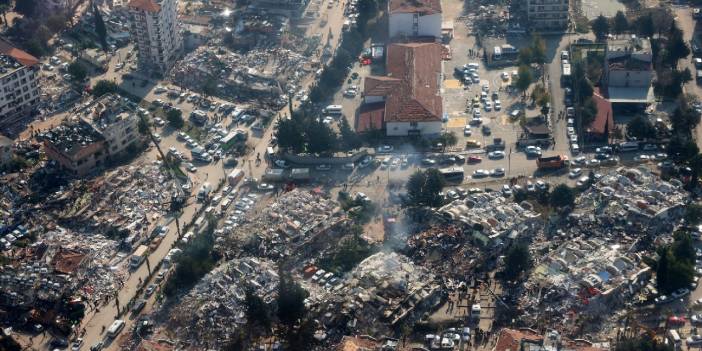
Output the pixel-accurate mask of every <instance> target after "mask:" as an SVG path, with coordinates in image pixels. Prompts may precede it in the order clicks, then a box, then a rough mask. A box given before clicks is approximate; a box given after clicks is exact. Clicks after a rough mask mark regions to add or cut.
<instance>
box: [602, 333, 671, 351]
mask: <svg viewBox="0 0 702 351" xmlns="http://www.w3.org/2000/svg"><path fill="white" fill-rule="evenodd" d="M614 351H673V346H672V345H666V344H664V343H662V342H658V340H656V339H655V338H653V337H651V335H649V334H647V333H646V334H640V335H638V336H636V337H635V338H626V339H623V340H620V341H619V342H617V346H616V348H615V349H614Z"/></svg>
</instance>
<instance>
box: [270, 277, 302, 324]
mask: <svg viewBox="0 0 702 351" xmlns="http://www.w3.org/2000/svg"><path fill="white" fill-rule="evenodd" d="M279 279H280V281H279V282H278V298H277V301H276V302H277V306H278V312H277V315H278V320H279V321H280V323H281V324H283V325H284V326H286V327H287V328H292V327H293V326H294V325H295V324H297V322H298V321H300V320H301V319H303V318H304V317H305V315H306V314H307V308H306V307H305V299H306V298H307V292H306V291H305V289H303V288H302V287H301V286H300V285H299V284H297V283H296V282H295V281H294V280H293V278H292V276H291V275H290V272H288V271H283V270H282V269H281V271H280V273H279Z"/></svg>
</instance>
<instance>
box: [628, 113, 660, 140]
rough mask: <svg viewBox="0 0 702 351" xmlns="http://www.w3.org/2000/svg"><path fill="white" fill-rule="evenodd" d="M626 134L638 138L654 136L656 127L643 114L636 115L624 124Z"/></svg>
mask: <svg viewBox="0 0 702 351" xmlns="http://www.w3.org/2000/svg"><path fill="white" fill-rule="evenodd" d="M626 131H627V134H629V135H631V136H633V137H636V138H637V139H639V140H643V139H651V138H655V137H656V128H655V127H654V126H653V123H651V121H649V120H648V118H645V117H643V116H636V117H634V118H633V119H631V120H630V121H629V123H627V124H626Z"/></svg>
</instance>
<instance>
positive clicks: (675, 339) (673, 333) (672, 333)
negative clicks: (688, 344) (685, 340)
mask: <svg viewBox="0 0 702 351" xmlns="http://www.w3.org/2000/svg"><path fill="white" fill-rule="evenodd" d="M668 340H669V341H670V343H671V344H673V347H675V349H676V350H679V349H680V346H682V339H680V334H678V332H677V330H675V329H670V330H668Z"/></svg>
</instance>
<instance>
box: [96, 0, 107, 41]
mask: <svg viewBox="0 0 702 351" xmlns="http://www.w3.org/2000/svg"><path fill="white" fill-rule="evenodd" d="M93 16H94V17H93V18H94V19H95V33H96V34H97V36H98V39H99V40H100V45H102V50H103V51H105V52H107V49H108V45H107V28H106V27H105V21H104V20H103V19H102V14H101V13H100V10H99V9H98V7H97V5H93Z"/></svg>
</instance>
